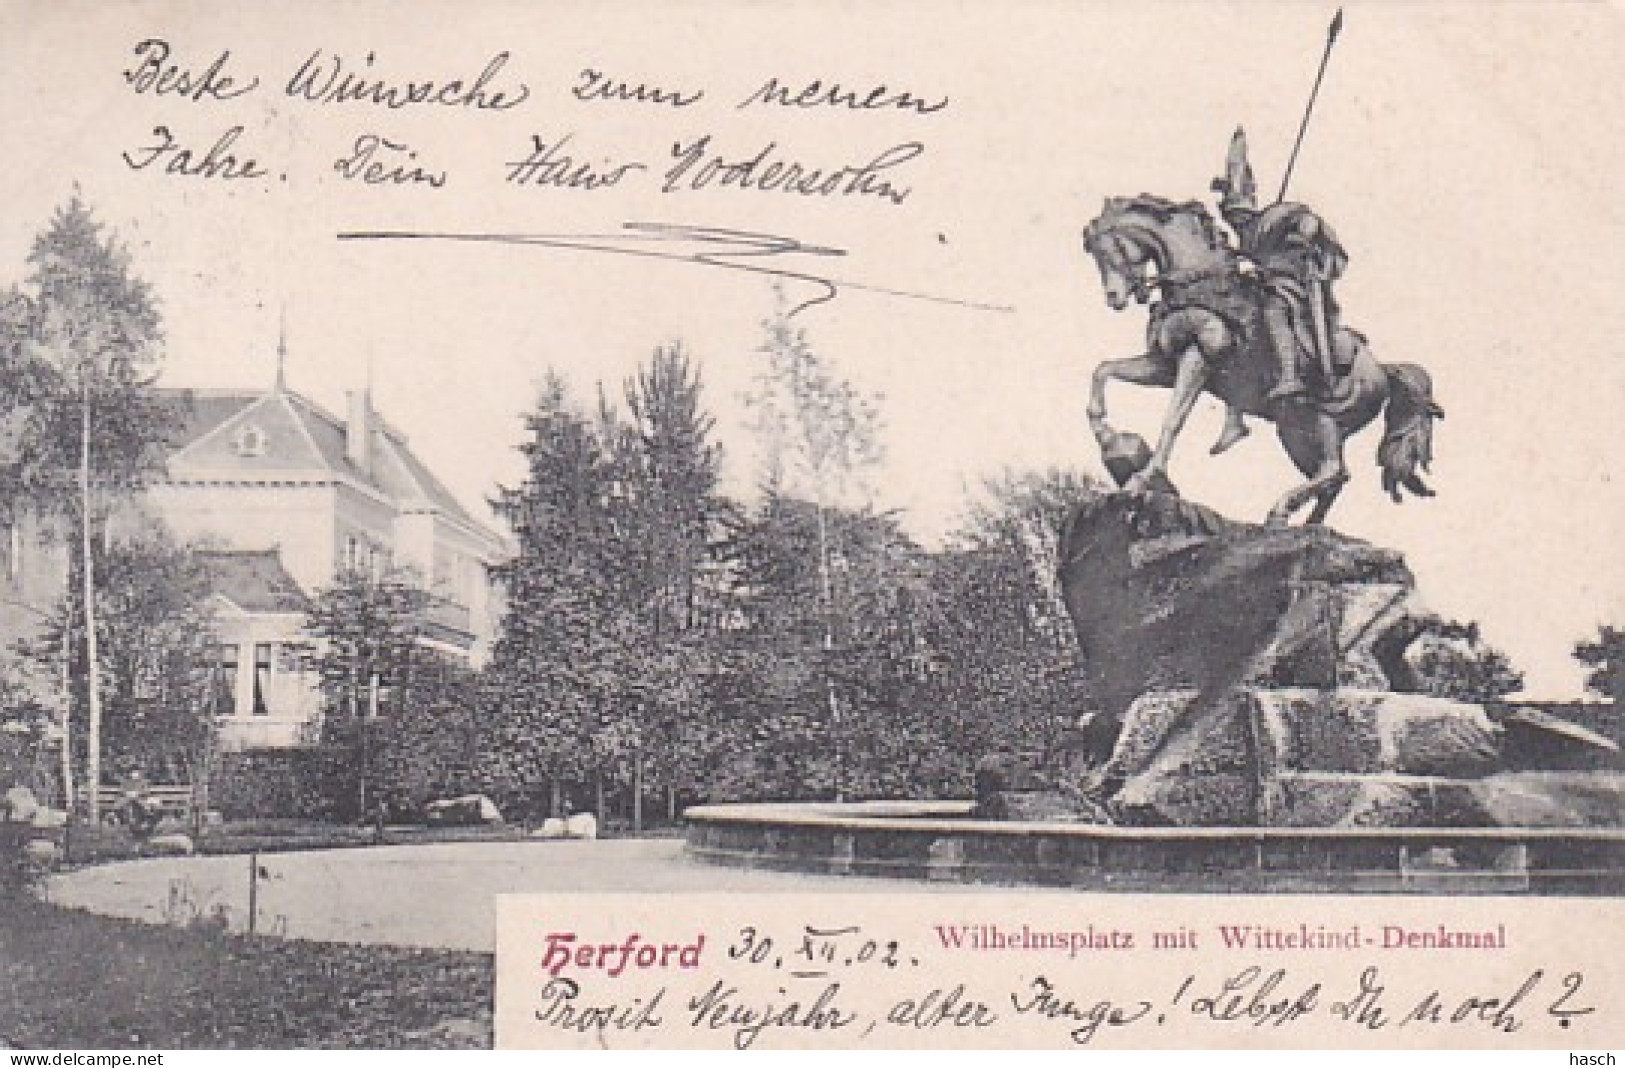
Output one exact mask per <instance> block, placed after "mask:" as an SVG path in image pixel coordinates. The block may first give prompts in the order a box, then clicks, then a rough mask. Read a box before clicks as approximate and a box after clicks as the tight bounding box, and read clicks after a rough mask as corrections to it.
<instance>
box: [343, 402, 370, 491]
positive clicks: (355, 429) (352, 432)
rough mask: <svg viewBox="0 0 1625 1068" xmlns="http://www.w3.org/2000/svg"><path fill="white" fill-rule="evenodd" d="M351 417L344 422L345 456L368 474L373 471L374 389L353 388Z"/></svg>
mask: <svg viewBox="0 0 1625 1068" xmlns="http://www.w3.org/2000/svg"><path fill="white" fill-rule="evenodd" d="M346 396H347V397H348V398H349V401H350V418H349V420H348V421H347V422H345V424H344V457H345V459H347V460H349V461H350V462H351V463H352V464H354V465H355V466H356V467H357V468H359V469H360V470H361V471H362V472H364V473H366V474H371V473H372V390H370V389H352V390H350V392H349V393H348V394H346Z"/></svg>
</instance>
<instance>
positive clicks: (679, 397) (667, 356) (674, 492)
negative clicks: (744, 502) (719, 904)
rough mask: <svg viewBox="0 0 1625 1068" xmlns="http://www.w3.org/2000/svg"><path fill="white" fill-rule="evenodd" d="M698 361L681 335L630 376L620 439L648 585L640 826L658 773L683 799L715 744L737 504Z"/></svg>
mask: <svg viewBox="0 0 1625 1068" xmlns="http://www.w3.org/2000/svg"><path fill="white" fill-rule="evenodd" d="M703 392H704V390H703V386H702V382H701V377H700V371H699V368H698V366H697V365H696V364H695V363H694V362H693V361H692V360H691V358H690V357H689V354H688V352H687V351H686V350H685V349H684V347H683V345H682V343H681V342H673V343H671V344H670V345H666V346H662V347H660V348H658V349H656V350H655V352H654V355H653V356H652V357H651V359H650V361H649V362H648V363H647V364H646V365H644V366H643V367H642V368H640V369H639V370H638V372H637V374H636V375H635V376H634V377H633V378H631V379H629V380H628V381H627V382H626V384H625V387H624V398H625V402H626V409H627V412H628V421H627V423H626V425H625V431H624V432H622V433H613V434H612V436H611V442H612V449H613V452H614V454H615V456H616V462H617V466H618V468H619V475H618V478H619V480H620V481H621V483H622V484H623V485H624V487H625V491H624V492H623V493H622V494H620V495H619V500H620V501H621V502H623V503H624V505H625V508H624V512H625V514H626V519H627V522H626V528H627V529H626V533H627V537H626V538H624V539H623V543H624V549H625V551H624V552H623V553H622V557H623V560H624V561H625V563H624V564H623V566H624V567H626V568H632V567H640V568H641V569H642V570H643V571H644V575H643V577H642V579H641V585H642V586H643V587H644V589H643V590H642V591H632V592H633V596H634V598H635V599H634V601H633V602H632V603H631V605H630V606H629V607H631V608H632V610H633V611H635V612H638V613H639V614H640V615H641V622H642V625H643V628H644V631H645V637H644V643H645V644H644V645H643V649H644V650H645V654H646V655H644V656H643V657H642V658H641V662H640V664H639V671H638V676H639V678H638V680H637V683H636V686H635V691H636V692H635V693H633V694H632V695H630V696H631V698H632V700H633V701H634V702H635V708H636V709H637V720H638V722H637V725H636V730H635V732H634V733H635V737H634V738H633V740H632V745H631V754H630V764H631V766H630V778H631V789H632V803H633V826H634V829H635V830H639V829H641V827H642V823H643V811H642V803H643V794H644V787H645V783H646V781H647V777H648V775H649V773H651V772H652V773H653V774H654V775H655V776H656V777H657V778H658V779H659V780H663V781H664V783H665V785H666V790H667V796H668V799H669V802H670V804H671V805H673V806H674V805H675V794H676V791H677V790H678V789H679V788H680V787H688V788H692V787H693V786H694V785H696V782H695V779H696V776H697V773H698V761H699V759H700V753H701V751H702V750H703V748H704V746H705V745H706V744H707V741H708V737H709V734H710V732H709V730H708V728H707V725H706V723H705V719H706V711H707V705H706V702H705V699H704V693H703V690H702V688H701V687H700V686H699V685H698V680H699V678H700V677H702V676H704V675H705V674H707V673H708V660H709V656H708V654H709V652H710V650H711V649H712V648H713V646H712V645H711V643H709V642H708V641H706V628H707V627H709V626H711V625H713V624H714V622H715V606H716V604H717V601H718V597H717V590H716V585H715V582H716V578H717V569H716V568H715V567H714V560H715V549H716V545H717V543H718V541H719V539H720V536H721V533H722V529H723V524H724V522H725V521H726V519H727V517H728V516H729V515H731V514H732V511H733V508H732V505H731V504H730V503H729V502H728V501H727V500H726V499H725V498H724V497H723V496H722V495H721V493H720V491H719V489H718V483H719V481H720V478H721V466H722V449H721V447H720V446H719V445H718V444H717V443H716V442H715V440H714V438H713V433H714V430H715V420H714V419H713V418H712V416H711V414H710V413H709V412H708V411H707V410H706V408H705V404H704V399H703Z"/></svg>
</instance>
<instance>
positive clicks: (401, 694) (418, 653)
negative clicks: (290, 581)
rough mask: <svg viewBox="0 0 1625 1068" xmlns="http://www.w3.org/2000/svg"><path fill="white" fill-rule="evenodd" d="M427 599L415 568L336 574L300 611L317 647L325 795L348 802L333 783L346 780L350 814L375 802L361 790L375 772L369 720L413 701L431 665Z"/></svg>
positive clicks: (342, 804) (339, 804)
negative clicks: (328, 761) (326, 762)
mask: <svg viewBox="0 0 1625 1068" xmlns="http://www.w3.org/2000/svg"><path fill="white" fill-rule="evenodd" d="M430 603H431V598H430V595H429V593H428V592H427V591H426V590H425V589H424V587H423V584H422V581H421V579H420V577H419V576H418V575H416V574H415V573H413V572H411V571H409V570H406V569H400V568H394V569H388V570H385V571H382V572H374V571H371V570H367V569H362V568H356V569H351V570H348V571H345V572H342V573H340V574H339V575H338V576H337V577H336V578H335V579H334V580H333V582H332V584H331V585H329V586H327V587H325V588H323V589H321V590H318V591H317V593H316V595H315V597H314V598H313V599H312V602H311V605H310V608H309V609H307V611H306V618H305V630H306V632H307V633H309V634H310V635H311V636H312V637H313V638H315V639H317V641H318V643H319V648H320V650H321V652H320V654H319V655H318V657H317V661H316V669H317V672H318V674H319V677H320V679H321V688H322V696H323V699H324V701H323V703H324V711H323V715H322V720H321V727H320V730H321V737H320V743H321V745H322V747H323V748H324V749H325V750H327V751H328V752H329V754H331V755H333V756H335V757H336V758H337V760H336V763H337V767H336V768H335V769H334V772H335V774H334V775H333V777H332V778H333V782H332V783H330V784H329V789H330V792H333V793H335V795H336V796H333V797H331V798H330V799H329V800H330V801H332V802H334V803H335V806H336V808H337V809H338V810H340V811H344V810H347V809H348V808H349V805H350V800H351V799H350V797H349V796H348V792H347V791H342V792H341V791H340V786H341V784H344V783H354V784H355V786H356V794H355V798H354V804H355V813H354V814H355V815H356V816H357V817H358V818H361V819H365V818H367V817H368V816H369V815H370V814H371V812H372V810H373V809H374V808H375V807H376V805H375V802H376V800H377V799H376V798H373V799H369V798H368V792H369V790H370V788H371V783H372V780H373V779H374V777H375V769H374V767H373V759H372V758H373V754H372V752H371V751H370V747H371V745H372V743H373V741H374V738H373V734H374V732H375V731H376V729H377V728H376V724H377V723H378V722H380V721H381V719H382V717H385V716H391V715H399V714H402V711H403V710H405V709H409V708H412V707H414V705H413V702H414V701H415V700H416V696H417V687H418V683H419V681H420V680H419V676H420V674H421V673H423V672H424V671H425V669H427V668H431V667H432V666H433V658H434V657H435V655H436V654H434V653H432V652H431V651H430V650H429V649H428V648H426V647H425V646H424V644H423V641H422V639H423V637H424V635H425V634H426V632H427V630H428V624H429V608H430Z"/></svg>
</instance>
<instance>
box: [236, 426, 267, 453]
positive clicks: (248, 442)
mask: <svg viewBox="0 0 1625 1068" xmlns="http://www.w3.org/2000/svg"><path fill="white" fill-rule="evenodd" d="M231 447H232V451H234V452H236V454H237V455H238V456H264V455H265V431H263V430H261V429H260V428H259V427H257V426H255V425H254V424H253V423H250V424H248V425H247V426H245V427H243V428H242V429H241V430H239V431H237V433H236V434H234V435H233V436H232V439H231Z"/></svg>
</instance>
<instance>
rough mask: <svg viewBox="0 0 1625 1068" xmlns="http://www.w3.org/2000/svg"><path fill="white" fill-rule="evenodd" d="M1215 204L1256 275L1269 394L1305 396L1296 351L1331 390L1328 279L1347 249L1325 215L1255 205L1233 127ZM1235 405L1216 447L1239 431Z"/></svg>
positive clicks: (1341, 367)
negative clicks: (1272, 363)
mask: <svg viewBox="0 0 1625 1068" xmlns="http://www.w3.org/2000/svg"><path fill="white" fill-rule="evenodd" d="M1213 189H1214V191H1215V192H1217V193H1219V194H1220V196H1221V199H1220V201H1219V210H1220V212H1221V213H1222V214H1223V215H1224V219H1225V222H1227V223H1229V224H1230V228H1231V229H1232V230H1234V231H1235V233H1236V237H1237V239H1238V242H1239V245H1240V251H1241V254H1242V256H1243V257H1244V263H1247V264H1250V265H1251V268H1252V270H1253V273H1254V275H1255V277H1256V278H1257V280H1258V283H1259V288H1260V293H1259V295H1258V301H1259V311H1260V316H1261V320H1262V327H1263V331H1262V332H1263V337H1262V338H1261V339H1260V340H1261V341H1263V342H1264V343H1265V344H1266V345H1267V346H1268V348H1269V350H1270V352H1271V353H1272V354H1273V355H1274V357H1275V360H1276V366H1277V368H1278V374H1277V377H1276V381H1275V385H1274V387H1273V388H1272V389H1271V390H1270V391H1269V394H1268V398H1269V399H1270V400H1272V401H1276V402H1279V403H1296V402H1300V401H1303V400H1305V399H1306V398H1307V397H1308V394H1309V389H1308V386H1307V385H1306V383H1305V381H1304V377H1303V372H1302V370H1301V357H1300V354H1304V355H1306V356H1307V357H1308V363H1309V365H1310V366H1312V367H1313V368H1314V369H1315V371H1316V372H1317V373H1318V376H1319V379H1320V392H1321V394H1322V395H1325V394H1330V393H1331V392H1332V391H1333V390H1334V389H1335V387H1336V385H1337V383H1338V381H1339V380H1340V379H1341V377H1342V376H1343V375H1344V374H1345V373H1346V372H1347V369H1348V367H1347V364H1348V360H1349V354H1348V353H1346V352H1340V351H1339V346H1338V345H1337V344H1336V338H1337V328H1338V316H1337V302H1336V300H1335V299H1334V297H1333V295H1332V283H1333V282H1335V281H1336V280H1337V279H1338V277H1339V276H1341V275H1342V273H1343V268H1344V267H1345V266H1347V264H1348V254H1347V253H1346V252H1344V251H1343V246H1342V245H1341V244H1340V243H1339V242H1338V240H1337V235H1336V234H1334V233H1333V232H1332V228H1331V227H1330V226H1328V225H1327V224H1326V222H1325V220H1324V219H1322V218H1321V217H1320V216H1319V215H1317V214H1316V213H1315V212H1314V211H1312V210H1311V209H1309V208H1307V207H1305V206H1303V205H1302V204H1291V203H1284V202H1283V203H1276V204H1272V205H1270V206H1269V207H1267V208H1263V209H1260V208H1259V207H1258V201H1257V196H1256V193H1257V185H1256V183H1255V182H1254V180H1253V169H1252V166H1251V165H1250V164H1249V163H1248V162H1247V137H1246V134H1245V133H1243V132H1242V130H1241V129H1239V128H1238V129H1237V130H1236V132H1235V134H1234V136H1232V137H1231V139H1230V152H1229V155H1228V157H1227V159H1226V164H1225V174H1224V176H1223V177H1222V178H1216V179H1214V181H1213ZM1246 433H1247V428H1246V425H1245V423H1244V422H1243V421H1242V413H1241V411H1240V409H1239V408H1235V407H1232V408H1231V409H1230V410H1229V412H1228V415H1227V419H1226V423H1225V429H1224V433H1223V434H1222V435H1221V437H1220V439H1219V443H1218V444H1217V445H1215V446H1214V451H1215V452H1222V451H1224V449H1227V448H1229V447H1230V446H1231V445H1233V444H1235V442H1236V441H1237V440H1239V439H1240V438H1241V437H1243V436H1245V435H1246Z"/></svg>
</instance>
